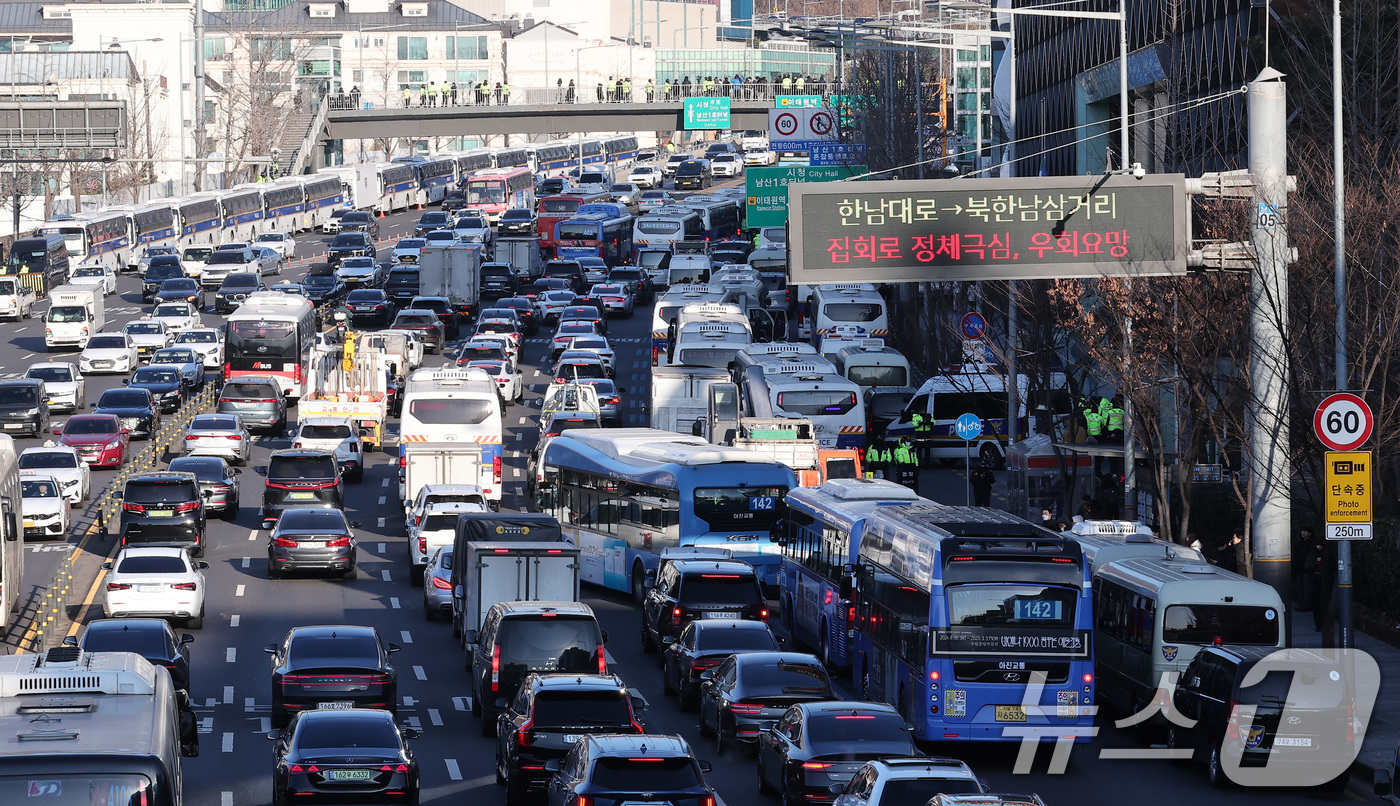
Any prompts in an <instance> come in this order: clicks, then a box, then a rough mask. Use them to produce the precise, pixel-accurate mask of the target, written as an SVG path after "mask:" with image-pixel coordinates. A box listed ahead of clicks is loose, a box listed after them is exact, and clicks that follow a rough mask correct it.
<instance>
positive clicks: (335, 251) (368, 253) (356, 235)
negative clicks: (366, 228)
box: [326, 232, 375, 266]
mask: <svg viewBox="0 0 1400 806" xmlns="http://www.w3.org/2000/svg"><path fill="white" fill-rule="evenodd" d="M374 256H375V249H374V241H373V240H372V239H371V238H370V237H369V235H368V234H366V233H363V232H342V233H340V234H339V235H337V236H335V237H334V238H333V239H331V244H330V246H329V247H327V248H326V261H327V262H328V263H330V264H331V265H332V266H339V265H340V261H342V260H344V259H345V258H347V257H374Z"/></svg>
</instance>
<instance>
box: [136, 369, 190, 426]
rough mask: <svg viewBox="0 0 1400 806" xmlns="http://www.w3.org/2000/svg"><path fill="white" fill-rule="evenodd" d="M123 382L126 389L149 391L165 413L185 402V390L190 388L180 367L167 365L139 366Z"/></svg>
mask: <svg viewBox="0 0 1400 806" xmlns="http://www.w3.org/2000/svg"><path fill="white" fill-rule="evenodd" d="M125 383H126V387H127V388H128V389H145V390H146V391H148V392H150V393H151V397H153V398H155V400H156V403H158V404H159V405H160V410H161V412H162V413H165V414H169V413H170V412H172V411H175V410H176V409H178V408H180V404H182V403H184V402H185V392H186V390H188V389H189V388H190V385H189V382H188V381H186V380H185V377H184V375H182V374H181V373H180V369H179V368H178V367H173V366H169V365H166V366H147V367H141V368H140V369H137V370H136V371H135V372H133V373H131V379H130V380H128V381H126V382H125Z"/></svg>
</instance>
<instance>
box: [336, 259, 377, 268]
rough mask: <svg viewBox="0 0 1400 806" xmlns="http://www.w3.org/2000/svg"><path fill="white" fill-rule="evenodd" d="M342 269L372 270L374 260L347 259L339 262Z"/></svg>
mask: <svg viewBox="0 0 1400 806" xmlns="http://www.w3.org/2000/svg"><path fill="white" fill-rule="evenodd" d="M340 267H341V268H342V269H372V268H374V258H372V257H347V258H346V259H345V260H343V261H341V263H340Z"/></svg>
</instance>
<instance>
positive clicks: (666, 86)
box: [661, 78, 671, 101]
mask: <svg viewBox="0 0 1400 806" xmlns="http://www.w3.org/2000/svg"><path fill="white" fill-rule="evenodd" d="M661 97H662V98H663V99H664V100H667V101H669V100H671V79H669V78H668V79H666V80H665V81H663V82H661Z"/></svg>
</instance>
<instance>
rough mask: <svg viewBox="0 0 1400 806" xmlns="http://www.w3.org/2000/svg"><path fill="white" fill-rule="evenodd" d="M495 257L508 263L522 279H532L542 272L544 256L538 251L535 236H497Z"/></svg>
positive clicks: (538, 240) (537, 240)
mask: <svg viewBox="0 0 1400 806" xmlns="http://www.w3.org/2000/svg"><path fill="white" fill-rule="evenodd" d="M495 259H496V260H497V261H498V262H501V263H509V264H510V267H511V269H513V270H514V271H515V274H516V276H517V277H519V278H521V279H522V280H533V279H535V278H537V277H539V276H540V275H541V274H543V273H544V257H543V253H542V252H540V239H539V238H538V237H536V236H531V237H529V238H497V239H496V254H495Z"/></svg>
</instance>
